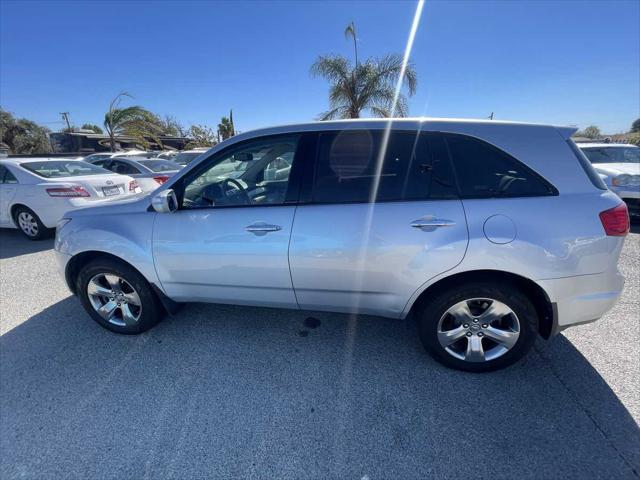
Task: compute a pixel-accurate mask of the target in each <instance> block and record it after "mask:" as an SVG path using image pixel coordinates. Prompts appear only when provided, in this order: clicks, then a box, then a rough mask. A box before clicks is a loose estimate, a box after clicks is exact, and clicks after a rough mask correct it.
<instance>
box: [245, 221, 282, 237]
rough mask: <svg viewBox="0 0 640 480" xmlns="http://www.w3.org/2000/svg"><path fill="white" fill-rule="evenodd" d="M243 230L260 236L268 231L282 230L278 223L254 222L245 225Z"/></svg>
mask: <svg viewBox="0 0 640 480" xmlns="http://www.w3.org/2000/svg"><path fill="white" fill-rule="evenodd" d="M245 230H246V231H247V232H251V233H253V234H254V235H258V236H261V235H266V234H267V233H269V232H277V231H279V230H282V227H281V226H280V225H271V224H270V223H264V222H256V223H253V224H251V225H249V226H248V227H246V228H245Z"/></svg>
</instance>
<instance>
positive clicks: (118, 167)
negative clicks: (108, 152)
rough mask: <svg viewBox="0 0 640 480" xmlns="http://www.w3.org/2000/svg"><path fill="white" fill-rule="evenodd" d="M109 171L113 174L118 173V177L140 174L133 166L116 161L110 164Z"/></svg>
mask: <svg viewBox="0 0 640 480" xmlns="http://www.w3.org/2000/svg"><path fill="white" fill-rule="evenodd" d="M109 170H111V171H112V172H115V173H119V174H120V175H135V174H137V173H140V171H139V170H138V169H137V168H136V167H134V166H133V165H129V164H128V163H125V162H119V161H117V160H115V161H113V162H112V163H111V166H110V167H109Z"/></svg>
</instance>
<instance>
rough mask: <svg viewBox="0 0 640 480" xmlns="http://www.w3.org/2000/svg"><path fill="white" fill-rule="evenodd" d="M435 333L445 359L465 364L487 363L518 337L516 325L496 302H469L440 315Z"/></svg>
mask: <svg viewBox="0 0 640 480" xmlns="http://www.w3.org/2000/svg"><path fill="white" fill-rule="evenodd" d="M437 333H438V341H439V342H440V345H441V346H442V348H444V350H445V351H446V352H447V353H448V354H449V355H451V356H453V357H455V358H457V359H459V360H464V361H467V362H488V361H491V360H495V359H496V358H498V357H501V356H502V355H504V354H505V353H507V352H508V351H509V350H511V349H512V348H513V347H514V345H515V344H516V343H517V341H518V338H519V337H520V321H519V320H518V316H517V315H516V314H515V312H514V311H513V310H512V309H511V308H509V307H508V306H507V305H506V304H504V303H502V302H500V301H498V300H494V299H492V298H470V299H468V300H463V301H462V302H458V303H456V304H455V305H453V306H451V307H450V308H449V309H447V311H446V312H444V314H443V315H442V317H440V321H439V322H438V330H437Z"/></svg>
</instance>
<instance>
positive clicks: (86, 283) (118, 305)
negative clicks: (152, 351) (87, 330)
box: [76, 259, 164, 334]
mask: <svg viewBox="0 0 640 480" xmlns="http://www.w3.org/2000/svg"><path fill="white" fill-rule="evenodd" d="M76 291H77V292H78V295H79V297H80V301H81V302H82V306H83V307H84V308H85V310H86V311H87V312H88V313H89V315H91V317H92V318H93V319H94V320H95V321H96V322H98V323H99V324H100V325H102V326H103V327H105V328H107V329H109V330H111V331H113V332H117V333H124V334H135V333H142V332H144V331H146V330H148V329H150V328H151V327H153V326H154V325H156V324H157V323H158V322H159V321H160V320H161V319H162V316H163V314H164V310H163V308H162V305H161V304H160V302H159V301H158V298H157V297H156V295H155V293H154V292H153V290H152V289H151V286H150V285H149V282H147V281H146V279H145V278H144V277H143V276H142V275H141V274H140V273H138V272H137V271H136V270H134V269H133V268H132V267H130V266H129V265H126V264H125V263H123V262H118V261H116V260H111V259H98V260H95V261H93V262H90V263H88V264H87V265H85V266H84V267H83V268H82V269H81V270H80V273H79V275H78V280H77V289H76Z"/></svg>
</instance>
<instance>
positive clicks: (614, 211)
mask: <svg viewBox="0 0 640 480" xmlns="http://www.w3.org/2000/svg"><path fill="white" fill-rule="evenodd" d="M600 221H601V222H602V226H603V227H604V231H605V233H606V234H607V235H609V236H612V237H624V236H625V235H626V234H627V233H629V211H628V210H627V205H626V204H625V203H621V204H620V205H618V206H617V207H613V208H610V209H609V210H605V211H604V212H600Z"/></svg>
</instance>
